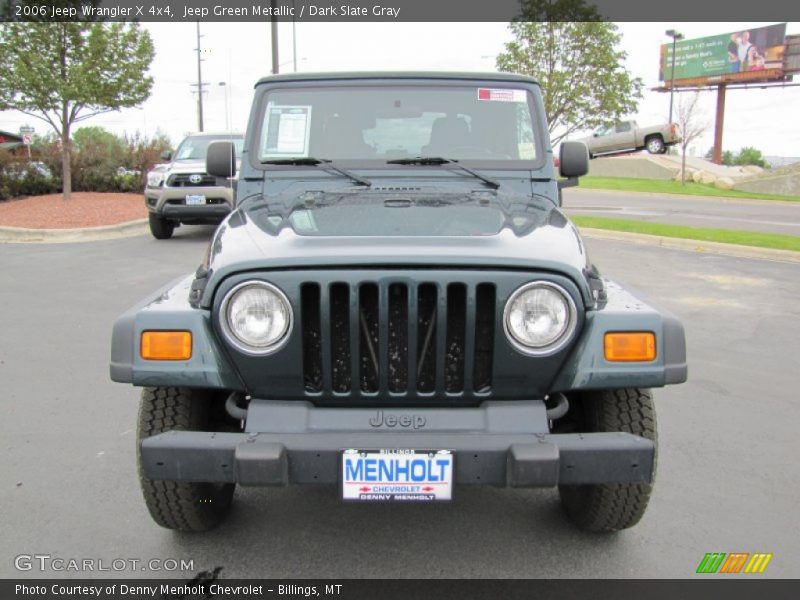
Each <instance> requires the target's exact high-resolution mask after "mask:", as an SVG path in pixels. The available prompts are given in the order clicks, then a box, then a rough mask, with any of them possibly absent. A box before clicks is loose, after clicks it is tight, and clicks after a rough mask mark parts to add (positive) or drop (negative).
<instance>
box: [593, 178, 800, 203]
mask: <svg viewBox="0 0 800 600" xmlns="http://www.w3.org/2000/svg"><path fill="white" fill-rule="evenodd" d="M580 187H582V188H586V189H589V190H617V191H622V192H649V193H651V194H683V195H685V196H714V197H719V198H746V199H748V200H783V201H785V202H800V196H781V195H780V194H759V193H756V192H742V191H740V190H721V189H719V188H716V187H714V186H713V185H706V184H704V183H695V182H693V181H692V182H689V181H687V182H686V185H682V184H681V182H680V181H661V180H658V179H636V178H633V177H630V178H629V177H594V176H586V177H581V178H580Z"/></svg>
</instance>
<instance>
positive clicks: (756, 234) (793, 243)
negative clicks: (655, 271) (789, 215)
mask: <svg viewBox="0 0 800 600" xmlns="http://www.w3.org/2000/svg"><path fill="white" fill-rule="evenodd" d="M570 218H571V219H572V221H573V222H574V223H575V224H576V225H577V226H578V227H590V228H593V229H607V230H611V231H625V232H629V233H643V234H646V235H660V236H662V237H670V238H682V239H686V240H698V241H701V242H718V243H721V244H741V245H742V246H755V247H758V248H775V249H777V250H793V251H795V252H800V237H798V236H794V235H781V234H777V233H762V232H760V231H736V230H733V229H711V228H706V227H686V226H684V225H665V224H662V223H652V222H649V221H633V220H629V219H607V218H604V217H585V216H572V217H570Z"/></svg>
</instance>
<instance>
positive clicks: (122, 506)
mask: <svg viewBox="0 0 800 600" xmlns="http://www.w3.org/2000/svg"><path fill="white" fill-rule="evenodd" d="M209 234H210V229H209V228H182V229H181V230H179V231H178V232H177V233H176V237H175V238H174V239H172V240H170V241H167V242H157V241H156V240H154V239H152V238H151V237H149V236H141V237H132V238H127V239H119V240H110V241H98V242H90V243H79V244H30V245H29V244H6V245H0V306H1V307H2V310H0V382H2V399H1V400H0V402H2V406H3V418H2V419H0V440H2V441H0V446H1V447H2V451H3V460H2V462H0V474H1V475H2V476H1V477H0V481H1V482H2V485H1V486H0V505H2V507H3V518H2V519H1V520H0V577H20V576H21V577H56V576H60V575H63V574H62V573H59V572H53V571H46V572H40V571H39V570H38V569H36V568H34V569H32V570H31V571H25V572H19V571H17V570H16V569H15V567H14V558H15V557H16V556H18V555H20V554H49V555H51V556H52V557H60V558H64V559H69V558H77V559H83V558H95V559H104V560H105V561H107V562H110V561H111V560H113V559H115V558H123V559H128V558H134V559H140V560H143V561H146V560H149V559H152V558H159V559H166V558H176V559H181V558H183V559H193V560H194V572H191V571H186V572H172V573H143V572H139V571H134V572H130V571H123V572H120V573H103V575H106V576H107V575H119V576H126V577H131V576H133V577H137V576H153V575H155V576H163V575H169V576H172V577H181V578H190V577H192V576H193V575H194V574H195V572H197V571H201V570H206V569H212V568H214V567H218V566H219V567H223V571H222V575H223V576H227V577H281V578H288V577H449V578H465V577H493V578H494V577H496V578H501V577H502V578H504V577H583V578H596V577H615V578H625V577H652V578H655V577H658V578H673V577H675V578H683V577H691V576H693V575H694V573H695V569H696V567H697V565H698V564H699V562H700V560H701V559H702V558H703V555H704V554H705V553H706V552H771V553H773V554H774V557H773V559H772V562H771V563H770V565H769V568H768V569H767V570H766V572H765V574H764V575H763V576H766V577H798V576H800V563H798V561H797V557H798V556H800V535H799V534H800V525H799V523H800V521H798V519H797V508H796V507H797V498H798V497H800V478H798V477H797V472H798V471H797V456H798V454H800V441H798V436H797V426H798V423H800V403H799V402H798V401H797V388H798V376H797V365H798V359H797V353H798V351H800V344H798V340H800V319H798V309H797V306H798V305H797V299H798V296H800V265H797V264H787V263H780V262H771V261H765V260H749V259H741V258H737V259H733V258H728V257H725V256H717V255H708V254H702V253H693V252H688V251H681V250H670V249H664V248H648V247H644V246H640V245H629V244H626V243H622V242H611V241H600V240H587V245H588V247H589V249H590V251H591V253H592V255H593V258H594V261H595V262H596V263H597V264H598V265H599V266H600V268H601V271H602V272H603V273H604V274H605V275H607V276H610V277H612V278H614V279H617V280H618V281H620V282H622V283H624V284H626V285H629V286H630V287H633V288H634V289H637V290H639V291H641V292H642V293H644V294H646V295H647V296H648V297H651V298H652V299H654V300H656V301H657V303H659V304H660V305H662V306H663V307H665V308H667V309H669V310H671V311H672V312H674V313H676V314H677V315H678V316H679V317H681V319H682V320H683V322H684V325H685V327H686V331H687V342H688V352H689V361H690V363H689V364H690V375H689V377H690V379H689V382H688V383H686V384H684V385H681V386H673V387H670V388H666V389H663V390H657V391H656V403H657V409H658V418H659V435H660V440H661V444H660V450H659V459H658V460H659V472H658V477H657V481H656V487H655V491H654V496H653V498H652V501H651V504H650V508H649V510H648V512H647V514H646V515H645V518H644V519H643V521H642V522H641V523H640V524H639V525H638V526H637V527H635V528H634V529H632V530H629V531H626V532H622V533H619V534H614V535H604V536H596V535H586V534H582V533H580V532H578V531H577V530H575V529H573V528H572V527H571V526H570V524H569V523H568V522H567V521H566V519H565V518H564V517H563V516H562V515H561V512H560V508H559V504H558V497H557V493H556V492H555V490H513V491H512V490H503V489H493V488H472V489H465V488H457V490H456V499H455V501H454V502H453V503H452V504H450V505H436V506H430V505H402V506H395V505H391V506H375V505H369V506H363V505H342V504H341V503H340V502H339V501H338V500H337V497H336V490H335V489H332V488H316V487H293V488H286V489H252V488H251V489H245V490H241V489H240V490H238V491H237V494H236V501H235V508H234V510H233V512H232V514H231V515H230V518H229V519H228V521H226V522H225V523H224V524H223V525H222V526H221V527H220V528H218V529H217V530H215V531H213V532H210V533H207V534H195V535H188V534H176V533H173V532H170V531H167V530H163V529H160V528H158V527H157V526H156V525H154V524H153V523H152V522H151V520H150V518H149V515H148V514H147V511H146V509H145V506H144V503H143V502H142V500H141V498H140V493H139V488H138V483H137V479H136V467H135V444H134V437H135V423H136V412H137V398H138V393H137V390H136V389H134V388H132V387H130V386H126V385H120V384H115V383H112V382H111V381H110V380H109V378H108V358H109V341H110V335H111V327H112V324H113V322H114V320H115V319H116V317H117V316H118V315H119V314H120V313H122V312H123V311H124V310H126V309H127V308H128V307H130V306H131V305H133V304H134V303H135V302H137V301H138V300H140V299H141V298H142V297H143V296H144V295H145V294H148V293H149V292H151V291H153V290H155V289H157V288H158V287H160V286H162V285H164V284H165V283H166V282H167V281H169V280H170V279H172V278H175V277H177V276H179V275H182V274H185V273H187V272H189V271H192V270H194V269H195V268H196V266H197V264H199V262H200V260H201V256H202V253H203V251H204V249H205V245H206V243H207V240H208V236H209ZM83 575H84V576H93V574H92V573H84V574H83ZM95 575H97V573H95Z"/></svg>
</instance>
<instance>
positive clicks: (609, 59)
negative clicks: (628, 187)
mask: <svg viewBox="0 0 800 600" xmlns="http://www.w3.org/2000/svg"><path fill="white" fill-rule="evenodd" d="M522 8H523V12H522V16H521V17H520V18H519V19H518V20H516V21H514V22H512V23H511V24H510V25H509V28H510V29H511V31H512V32H513V34H514V38H515V39H514V41H512V42H509V43H507V44H506V47H505V52H503V53H501V54H500V55H498V56H497V68H498V70H500V71H508V72H513V73H524V74H526V75H531V76H532V77H534V78H535V79H536V80H537V81H539V83H540V84H541V86H542V94H543V96H544V108H545V114H546V116H547V124H548V128H549V130H550V135H551V138H552V142H553V144H555V143H557V142H558V141H559V140H561V139H562V138H564V137H566V136H568V135H569V134H571V133H573V132H575V131H578V130H581V129H593V128H595V127H598V126H600V125H609V124H611V123H613V122H614V121H617V120H619V119H620V118H621V117H623V116H625V115H627V114H630V113H633V112H635V111H636V108H637V105H638V100H639V99H640V98H641V97H642V86H643V84H642V80H641V79H640V78H638V77H633V76H632V75H631V74H630V73H629V72H628V70H627V69H626V68H625V67H624V66H623V64H622V63H623V61H624V60H625V58H626V56H627V54H626V53H625V52H623V51H622V50H619V49H618V48H617V46H618V45H619V42H620V40H621V35H620V34H619V33H617V31H618V29H617V26H616V25H614V24H613V23H608V22H603V21H601V19H600V16H599V14H598V13H597V12H596V11H595V9H594V8H588V7H587V6H586V5H585V4H584V3H583V2H582V1H581V0H550V1H548V0H523V2H522Z"/></svg>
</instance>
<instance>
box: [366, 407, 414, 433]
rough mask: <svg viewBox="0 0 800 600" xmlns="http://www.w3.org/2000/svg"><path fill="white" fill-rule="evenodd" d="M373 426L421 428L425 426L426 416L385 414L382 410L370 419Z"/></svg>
mask: <svg viewBox="0 0 800 600" xmlns="http://www.w3.org/2000/svg"><path fill="white" fill-rule="evenodd" d="M369 424H370V425H371V426H372V427H411V428H412V429H421V428H423V427H425V417H423V416H422V415H415V414H413V413H412V414H402V415H384V414H383V411H382V410H379V411H378V412H377V413H375V416H374V417H372V418H371V419H370V420H369Z"/></svg>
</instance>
